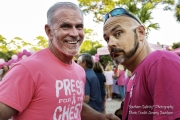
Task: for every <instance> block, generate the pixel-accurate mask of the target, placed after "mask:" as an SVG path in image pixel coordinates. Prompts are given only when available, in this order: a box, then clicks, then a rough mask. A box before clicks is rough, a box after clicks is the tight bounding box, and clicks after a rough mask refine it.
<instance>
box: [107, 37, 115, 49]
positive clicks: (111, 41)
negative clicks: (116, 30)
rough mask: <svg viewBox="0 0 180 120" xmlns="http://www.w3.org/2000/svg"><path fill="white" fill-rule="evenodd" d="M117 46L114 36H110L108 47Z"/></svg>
mask: <svg viewBox="0 0 180 120" xmlns="http://www.w3.org/2000/svg"><path fill="white" fill-rule="evenodd" d="M115 46H116V42H115V39H114V38H113V37H112V36H110V37H109V42H108V47H109V48H112V47H115Z"/></svg>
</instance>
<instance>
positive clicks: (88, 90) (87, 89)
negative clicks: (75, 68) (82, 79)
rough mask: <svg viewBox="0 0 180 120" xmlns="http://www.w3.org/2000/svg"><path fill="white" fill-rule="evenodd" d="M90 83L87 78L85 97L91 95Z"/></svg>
mask: <svg viewBox="0 0 180 120" xmlns="http://www.w3.org/2000/svg"><path fill="white" fill-rule="evenodd" d="M90 89H91V87H90V81H89V80H88V79H87V77H86V84H85V95H90Z"/></svg>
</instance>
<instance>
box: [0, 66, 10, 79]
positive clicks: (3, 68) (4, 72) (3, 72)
mask: <svg viewBox="0 0 180 120" xmlns="http://www.w3.org/2000/svg"><path fill="white" fill-rule="evenodd" d="M8 70H9V66H8V65H4V66H3V67H2V74H1V76H0V81H1V80H2V79H3V77H4V76H5V75H6V73H7V72H8Z"/></svg>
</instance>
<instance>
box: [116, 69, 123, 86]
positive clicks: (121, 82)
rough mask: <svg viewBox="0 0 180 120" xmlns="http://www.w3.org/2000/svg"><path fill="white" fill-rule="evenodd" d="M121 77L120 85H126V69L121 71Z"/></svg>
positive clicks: (119, 79)
mask: <svg viewBox="0 0 180 120" xmlns="http://www.w3.org/2000/svg"><path fill="white" fill-rule="evenodd" d="M119 72H120V73H119V77H118V78H117V83H118V85H119V86H124V85H125V72H124V70H120V71H119Z"/></svg>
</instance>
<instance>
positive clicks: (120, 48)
mask: <svg viewBox="0 0 180 120" xmlns="http://www.w3.org/2000/svg"><path fill="white" fill-rule="evenodd" d="M103 32H104V34H103V36H104V40H105V41H106V42H107V45H108V50H109V52H110V55H111V57H112V59H113V61H114V62H115V63H116V64H117V65H119V64H122V65H123V66H124V67H125V68H127V69H128V70H130V71H131V72H132V76H131V77H130V79H129V83H128V88H127V92H126V97H125V101H124V107H123V116H122V119H123V120H180V104H179V101H180V94H179V91H180V87H179V86H180V80H179V75H180V58H179V57H178V56H177V55H176V54H174V53H172V52H169V51H165V50H156V51H151V48H150V47H149V45H148V42H147V40H146V38H147V36H146V35H147V34H146V30H145V27H144V26H143V25H142V23H141V21H140V20H139V19H138V18H137V17H136V16H135V15H133V14H132V13H130V12H129V11H127V10H126V9H124V8H115V9H113V10H111V11H110V12H109V13H107V14H106V15H105V17H104V27H103ZM149 41H150V40H149Z"/></svg>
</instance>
